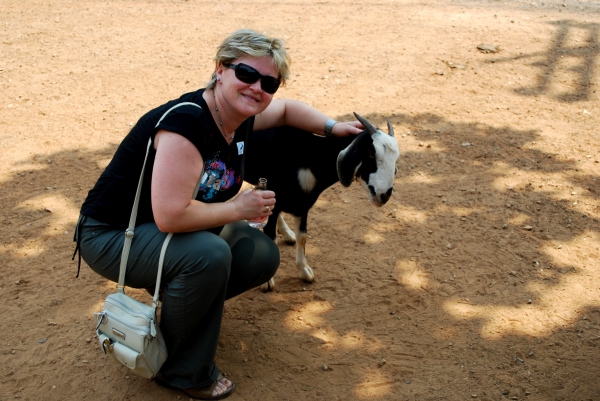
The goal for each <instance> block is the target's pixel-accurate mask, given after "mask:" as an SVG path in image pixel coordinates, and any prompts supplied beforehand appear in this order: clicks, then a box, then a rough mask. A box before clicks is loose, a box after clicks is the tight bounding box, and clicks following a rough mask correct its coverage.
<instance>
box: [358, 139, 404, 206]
mask: <svg viewBox="0 0 600 401" xmlns="http://www.w3.org/2000/svg"><path fill="white" fill-rule="evenodd" d="M372 138H373V147H374V148H375V162H376V163H377V170H375V171H374V172H372V173H371V174H370V175H369V182H364V181H363V180H360V181H361V184H362V185H363V187H364V188H365V190H366V191H367V193H368V194H369V197H370V199H371V202H373V203H374V204H375V205H378V206H381V205H383V204H384V203H386V202H387V200H388V199H389V193H388V192H389V191H390V189H392V188H393V186H394V177H395V176H396V162H397V161H398V159H399V158H400V150H399V149H398V142H396V139H395V138H394V137H393V136H390V135H388V134H385V133H383V132H381V131H379V133H378V134H375V135H373V136H372ZM369 186H371V187H373V189H374V191H375V194H373V193H372V192H371V190H370V189H369ZM386 194H388V195H386Z"/></svg>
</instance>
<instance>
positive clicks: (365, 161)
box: [337, 113, 400, 206]
mask: <svg viewBox="0 0 600 401" xmlns="http://www.w3.org/2000/svg"><path fill="white" fill-rule="evenodd" d="M354 115H355V116H356V118H357V119H358V121H360V122H361V124H362V125H363V126H364V127H365V131H363V132H362V133H361V134H359V135H358V136H357V137H356V139H354V141H352V143H351V144H350V145H349V146H348V147H347V148H346V149H344V150H342V151H341V152H340V154H339V155H338V159H337V171H338V177H339V178H340V182H341V183H342V185H343V186H345V187H348V186H350V184H352V181H353V180H356V181H359V182H360V183H361V184H362V186H363V187H364V188H365V190H366V191H367V192H368V194H369V198H370V199H371V202H373V203H374V204H375V205H377V206H382V205H383V204H385V203H386V202H387V201H388V199H390V196H391V195H392V191H393V189H394V177H395V176H396V171H397V168H396V162H397V161H398V158H399V157H400V151H399V150H398V143H397V142H396V139H395V138H394V129H393V128H392V124H391V123H390V120H389V119H388V120H387V123H388V131H389V135H388V134H385V133H383V132H381V131H380V130H378V129H377V127H375V126H374V125H373V124H371V123H370V122H368V121H367V120H365V119H364V118H362V117H361V116H359V115H358V114H356V113H354Z"/></svg>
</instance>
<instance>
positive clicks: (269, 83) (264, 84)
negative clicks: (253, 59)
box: [223, 63, 281, 95]
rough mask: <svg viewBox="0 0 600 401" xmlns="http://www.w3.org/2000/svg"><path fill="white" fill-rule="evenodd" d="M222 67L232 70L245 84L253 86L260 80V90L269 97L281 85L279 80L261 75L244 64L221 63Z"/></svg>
mask: <svg viewBox="0 0 600 401" xmlns="http://www.w3.org/2000/svg"><path fill="white" fill-rule="evenodd" d="M223 66H224V67H226V68H233V70H234V71H235V77H236V78H237V79H239V80H240V81H242V82H243V83H245V84H253V83H255V82H256V81H258V80H259V79H260V87H261V89H262V90H263V91H265V92H267V93H269V94H271V95H272V94H274V93H275V92H277V89H279V84H281V81H279V79H277V78H275V77H272V76H270V75H263V74H261V73H260V72H258V71H256V69H254V68H252V67H250V66H249V65H246V64H244V63H239V64H231V63H223Z"/></svg>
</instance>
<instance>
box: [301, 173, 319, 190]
mask: <svg viewBox="0 0 600 401" xmlns="http://www.w3.org/2000/svg"><path fill="white" fill-rule="evenodd" d="M298 183H299V184H300V188H302V190H303V191H304V192H306V193H307V194H309V193H311V191H312V190H313V189H314V188H315V185H317V179H316V178H315V176H314V174H313V173H312V171H310V169H309V168H301V169H299V170H298Z"/></svg>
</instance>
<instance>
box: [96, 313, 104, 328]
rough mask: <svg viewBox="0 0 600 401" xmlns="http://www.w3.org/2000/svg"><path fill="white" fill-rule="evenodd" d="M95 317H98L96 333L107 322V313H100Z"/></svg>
mask: <svg viewBox="0 0 600 401" xmlns="http://www.w3.org/2000/svg"><path fill="white" fill-rule="evenodd" d="M94 315H96V319H98V324H97V325H96V331H97V330H98V328H99V327H100V325H101V324H102V323H104V322H105V321H106V320H105V319H106V313H104V312H100V313H94Z"/></svg>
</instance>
